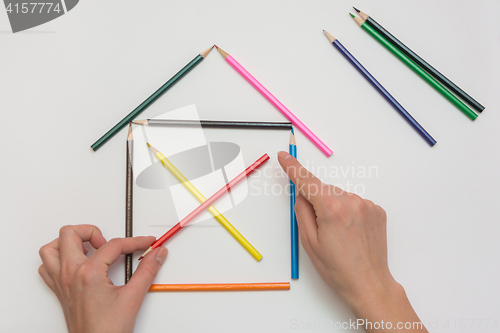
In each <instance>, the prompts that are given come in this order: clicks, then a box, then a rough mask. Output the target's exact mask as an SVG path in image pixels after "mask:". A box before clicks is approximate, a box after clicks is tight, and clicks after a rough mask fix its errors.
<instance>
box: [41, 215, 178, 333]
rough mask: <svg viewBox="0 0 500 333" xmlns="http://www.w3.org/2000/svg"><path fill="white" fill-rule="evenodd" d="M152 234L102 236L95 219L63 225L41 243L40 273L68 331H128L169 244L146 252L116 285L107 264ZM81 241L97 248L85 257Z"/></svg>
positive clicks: (147, 240) (142, 245) (147, 243)
mask: <svg viewBox="0 0 500 333" xmlns="http://www.w3.org/2000/svg"><path fill="white" fill-rule="evenodd" d="M154 241H155V237H152V236H151V237H130V238H115V239H112V240H110V241H109V242H106V240H105V239H104V237H103V236H102V233H101V231H100V230H99V228H97V227H96V226H93V225H74V226H64V227H62V228H61V229H60V231H59V238H56V239H55V240H53V241H52V242H50V243H48V244H46V245H44V246H43V247H42V248H40V257H41V258H42V262H43V264H42V265H41V266H40V268H39V269H38V272H39V274H40V275H41V277H42V278H43V280H44V281H45V283H46V284H47V286H49V288H50V289H51V290H52V291H53V292H54V293H55V294H56V296H57V298H58V299H59V302H60V303H61V306H62V309H63V311H64V317H65V319H66V325H67V326H68V331H69V332H72V333H73V332H92V333H96V332H132V331H133V330H134V325H135V319H136V317H137V314H138V312H139V309H140V307H141V304H142V301H143V299H144V296H145V295H146V293H147V292H148V290H149V287H150V286H151V283H152V282H153V280H154V278H155V277H156V274H157V273H158V270H159V269H160V267H161V264H162V263H163V262H164V261H165V259H166V257H167V253H168V251H167V249H166V248H164V247H159V248H157V249H155V250H154V251H152V253H151V254H150V255H149V256H146V257H145V258H144V259H143V260H142V261H141V263H140V264H139V266H138V267H137V270H136V271H135V273H134V275H132V278H131V279H130V281H129V282H128V283H127V284H126V285H124V286H115V285H114V284H113V282H112V281H111V280H110V279H109V278H108V269H109V266H110V265H111V264H113V263H114V262H115V261H116V260H117V259H118V258H119V257H120V255H121V254H126V253H132V252H134V251H138V250H144V249H147V248H148V247H149V246H150V245H151V244H152V243H153V242H154ZM84 242H90V244H91V245H92V246H93V247H94V248H96V249H97V251H96V252H95V253H94V254H93V255H92V256H91V257H90V258H89V257H87V256H86V254H87V252H88V251H87V249H86V248H85V247H84V246H83V243H84Z"/></svg>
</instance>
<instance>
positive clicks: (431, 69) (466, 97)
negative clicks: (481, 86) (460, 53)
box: [352, 7, 484, 112]
mask: <svg viewBox="0 0 500 333" xmlns="http://www.w3.org/2000/svg"><path fill="white" fill-rule="evenodd" d="M352 8H354V10H356V11H357V12H358V13H359V16H361V18H362V19H363V20H365V22H366V23H368V24H369V25H370V26H371V27H372V28H373V29H375V31H377V32H378V33H379V34H381V35H382V36H384V37H385V39H387V40H388V41H389V42H390V43H392V45H394V46H395V47H397V48H398V49H399V50H400V51H401V52H403V53H404V54H405V55H407V56H408V57H409V58H410V59H411V60H413V61H414V62H415V63H416V64H417V65H419V66H420V67H422V69H423V70H425V71H426V72H427V73H429V74H430V75H431V76H433V77H434V78H435V79H436V80H438V81H439V82H441V84H443V85H444V86H445V87H447V88H448V89H450V90H451V91H453V92H454V93H455V94H456V95H458V97H460V98H461V99H463V100H464V101H465V102H466V103H468V104H469V105H470V106H472V107H473V108H474V109H476V110H477V111H478V112H482V111H483V110H484V106H482V105H481V104H480V103H479V102H478V101H476V100H475V99H474V98H472V97H471V96H470V95H469V94H467V93H466V92H465V91H463V90H462V89H460V87H458V86H457V85H456V84H455V83H453V82H452V81H451V80H450V79H448V78H447V77H446V76H444V75H443V74H441V73H440V72H439V71H438V70H437V69H435V68H434V67H432V66H431V65H430V64H429V63H428V62H427V61H425V60H424V59H422V58H421V57H420V56H419V55H418V54H416V53H415V52H413V51H412V50H411V49H410V48H409V47H408V46H406V45H405V44H403V43H402V42H401V41H400V40H399V39H397V38H396V37H394V36H393V35H392V34H391V33H390V32H389V31H387V30H386V29H385V28H384V27H383V26H381V25H380V24H379V23H378V22H377V21H375V20H374V19H373V17H371V16H369V15H368V14H365V13H363V12H362V11H360V10H359V9H357V8H356V7H352Z"/></svg>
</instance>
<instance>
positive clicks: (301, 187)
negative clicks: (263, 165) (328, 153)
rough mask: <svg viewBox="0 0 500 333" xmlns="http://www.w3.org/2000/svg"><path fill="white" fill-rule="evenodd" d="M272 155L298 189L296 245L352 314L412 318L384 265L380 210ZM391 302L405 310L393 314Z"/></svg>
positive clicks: (287, 158) (293, 162)
mask: <svg viewBox="0 0 500 333" xmlns="http://www.w3.org/2000/svg"><path fill="white" fill-rule="evenodd" d="M278 161H279V163H280V164H281V167H282V168H283V170H284V171H285V172H286V173H287V174H288V176H289V178H290V180H291V181H292V182H293V183H294V184H295V188H296V192H297V193H298V195H297V198H296V203H295V213H296V215H297V224H298V227H299V233H300V240H301V242H302V246H303V247H304V250H305V251H306V252H307V254H308V256H309V258H310V259H311V261H312V263H313V265H314V267H315V268H316V270H317V271H318V273H319V275H320V276H321V278H322V279H323V280H324V281H325V282H326V284H328V286H330V288H331V289H332V290H334V291H335V292H336V293H337V294H338V295H339V296H340V297H341V298H342V299H343V300H344V301H345V302H346V303H347V305H348V306H349V307H350V308H351V310H353V312H354V314H355V315H356V316H357V317H358V318H363V319H365V318H366V319H369V318H371V320H384V321H387V320H388V319H389V320H401V319H403V318H406V319H412V320H415V317H416V314H415V312H414V311H413V308H411V305H410V304H409V301H408V299H407V298H406V294H405V292H404V289H403V288H402V286H401V285H400V284H399V283H397V282H396V280H395V279H394V278H393V277H392V275H391V272H390V271H389V266H388V263H387V240H386V237H387V236H386V223H387V217H386V213H385V211H384V210H383V209H382V208H381V207H380V206H378V205H375V204H374V203H373V202H371V201H369V200H364V199H362V198H361V197H359V196H358V195H356V194H352V193H349V192H345V191H343V190H341V189H339V188H337V187H335V186H333V185H326V184H323V183H322V182H321V181H320V180H319V179H318V178H316V177H315V176H314V175H313V174H312V173H310V172H309V171H307V170H306V169H305V168H304V167H303V166H302V165H301V164H300V163H299V162H298V161H297V160H296V159H295V158H293V157H292V156H291V155H290V154H288V153H286V152H279V153H278ZM394 307H396V308H398V307H399V309H405V311H404V312H403V313H401V315H399V316H396V317H397V318H395V317H394V316H395V315H396V314H397V313H398V309H395V308H394ZM408 307H409V308H408ZM412 313H413V314H414V316H413V315H411V314H412ZM416 320H418V317H416ZM395 324H396V323H395ZM394 326H395V325H394ZM424 330H425V328H424ZM378 332H380V330H379V331H378Z"/></svg>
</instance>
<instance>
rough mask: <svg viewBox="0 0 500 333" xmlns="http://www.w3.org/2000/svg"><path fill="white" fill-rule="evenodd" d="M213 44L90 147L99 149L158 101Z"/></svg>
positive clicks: (202, 57) (205, 54)
mask: <svg viewBox="0 0 500 333" xmlns="http://www.w3.org/2000/svg"><path fill="white" fill-rule="evenodd" d="M212 48H213V46H212V47H210V48H208V49H207V50H205V51H203V52H201V53H200V54H198V55H197V56H196V57H194V59H193V60H191V61H190V62H189V63H188V64H187V65H186V66H184V67H183V68H182V69H181V70H180V71H178V72H177V73H176V74H175V75H174V76H172V77H171V78H170V79H169V80H168V81H167V82H165V83H164V84H163V85H162V86H161V87H160V88H158V89H157V90H156V91H155V92H154V93H153V94H152V95H151V96H149V97H148V98H146V100H145V101H144V102H142V103H141V104H139V105H138V106H137V107H136V108H135V109H134V110H132V111H131V112H130V113H129V114H128V115H127V116H125V118H123V119H122V120H120V121H119V122H118V124H116V125H115V126H113V127H112V128H111V129H110V130H109V131H107V132H106V133H105V134H104V135H103V136H102V137H101V138H99V140H97V141H96V142H94V144H92V146H90V148H91V149H92V150H93V151H96V150H97V149H99V148H100V147H101V146H102V145H103V144H105V143H106V141H108V140H109V139H111V138H112V137H113V136H114V135H115V134H116V133H117V132H118V131H120V130H121V129H122V128H123V127H125V125H127V124H128V123H129V122H131V121H132V120H133V119H134V118H135V117H137V116H138V115H139V114H140V113H141V112H142V111H144V110H145V109H146V108H147V107H148V106H150V105H151V104H152V103H153V102H154V101H156V100H157V99H158V98H159V97H160V96H161V95H163V94H164V93H165V92H166V91H167V90H168V89H170V88H171V87H172V86H173V85H174V84H175V83H176V82H178V81H179V80H180V79H182V77H184V75H186V74H187V73H188V72H189V71H190V70H192V69H193V68H194V67H196V65H198V64H199V63H200V62H201V61H202V60H203V59H205V57H206V56H207V55H208V53H209V52H210V50H212Z"/></svg>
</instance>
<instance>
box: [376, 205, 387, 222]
mask: <svg viewBox="0 0 500 333" xmlns="http://www.w3.org/2000/svg"><path fill="white" fill-rule="evenodd" d="M376 207H377V209H378V212H379V214H380V218H381V219H382V222H383V223H384V224H385V223H387V212H386V211H385V209H383V208H382V207H380V206H378V205H377V206H376Z"/></svg>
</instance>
